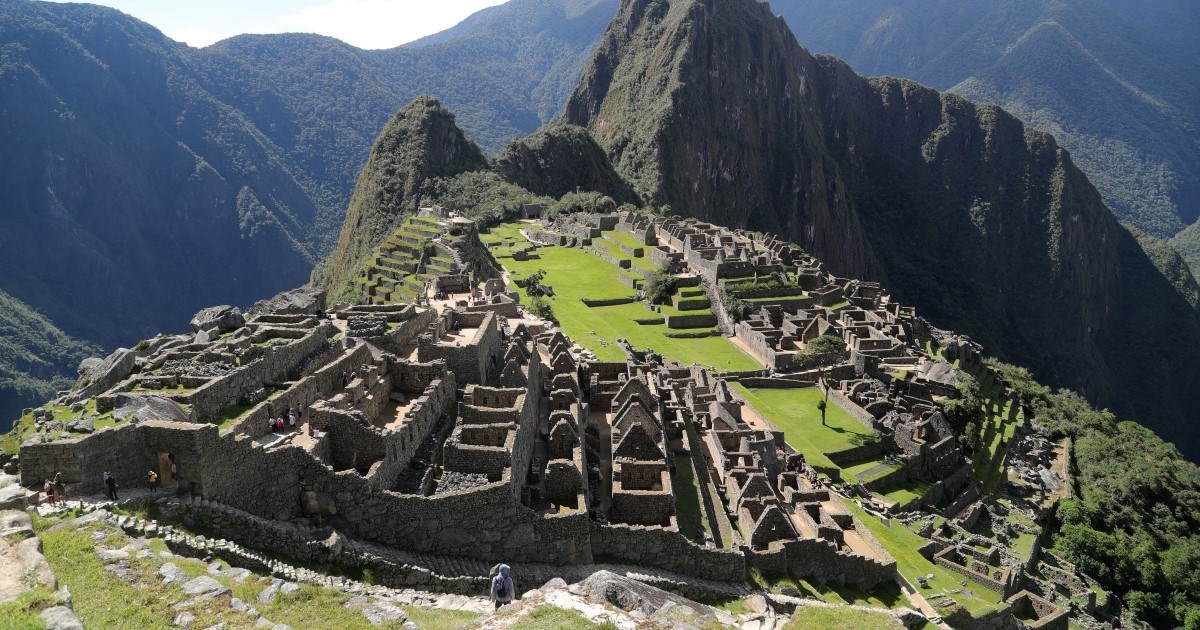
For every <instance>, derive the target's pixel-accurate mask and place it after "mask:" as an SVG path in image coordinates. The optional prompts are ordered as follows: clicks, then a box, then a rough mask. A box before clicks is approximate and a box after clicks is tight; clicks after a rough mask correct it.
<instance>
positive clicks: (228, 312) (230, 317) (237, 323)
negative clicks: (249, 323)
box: [192, 305, 246, 334]
mask: <svg viewBox="0 0 1200 630" xmlns="http://www.w3.org/2000/svg"><path fill="white" fill-rule="evenodd" d="M245 325H246V318H245V317H244V316H243V315H242V312H241V311H240V310H238V309H237V308H236V307H233V306H228V305H225V306H210V307H208V308H206V309H203V310H201V311H200V312H199V313H196V315H195V316H194V317H192V330H193V331H195V332H200V331H202V330H215V331H217V334H220V333H224V332H229V331H231V330H237V329H238V328H241V327H242V326H245Z"/></svg>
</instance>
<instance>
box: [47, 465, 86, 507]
mask: <svg viewBox="0 0 1200 630" xmlns="http://www.w3.org/2000/svg"><path fill="white" fill-rule="evenodd" d="M54 500H55V501H57V502H59V503H62V504H63V505H66V502H67V484H66V483H64V482H63V480H62V473H60V472H59V473H54ZM82 503H83V501H82V499H81V500H80V504H81V505H82Z"/></svg>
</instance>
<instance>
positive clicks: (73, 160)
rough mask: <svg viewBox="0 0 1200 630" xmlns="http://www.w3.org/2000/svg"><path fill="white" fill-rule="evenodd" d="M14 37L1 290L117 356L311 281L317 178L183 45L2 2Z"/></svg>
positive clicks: (125, 23) (68, 13)
mask: <svg viewBox="0 0 1200 630" xmlns="http://www.w3.org/2000/svg"><path fill="white" fill-rule="evenodd" d="M0 42H5V43H4V44H3V45H2V47H0V164H3V168H0V191H3V192H2V193H0V195H2V199H3V201H2V202H0V204H2V207H3V208H4V211H3V213H2V214H0V288H3V290H5V291H7V292H8V293H9V294H11V295H12V296H13V297H15V298H17V299H19V300H21V301H22V302H24V303H26V304H28V305H30V306H32V307H34V308H36V309H37V310H38V311H39V312H41V313H43V314H44V315H45V316H46V317H47V318H49V319H50V320H51V321H53V322H54V323H55V324H56V325H57V326H59V327H60V328H62V329H63V330H64V331H66V332H67V333H68V334H70V335H71V336H74V337H78V338H83V339H87V340H91V341H94V342H98V343H100V344H101V345H103V346H106V347H112V346H116V345H118V344H121V343H125V344H128V343H131V342H133V341H136V340H137V337H138V336H139V335H148V334H150V333H151V332H152V331H155V330H159V329H162V328H166V327H168V326H178V325H179V322H181V321H187V319H188V317H189V316H190V314H191V313H193V312H195V310H196V309H198V308H200V307H201V306H203V305H205V304H212V303H214V302H232V303H250V302H252V301H254V300H255V299H258V298H261V297H262V296H263V295H269V294H271V293H272V292H273V291H277V290H280V289H284V288H286V287H289V286H294V285H296V284H297V283H299V282H303V280H304V278H305V277H306V276H307V271H308V269H309V267H310V265H311V264H312V260H313V249H312V247H311V245H310V233H309V231H308V228H309V226H310V225H311V224H312V222H313V218H314V216H315V214H316V208H315V206H314V205H313V203H312V201H311V199H310V198H309V196H308V195H307V193H306V192H305V183H304V180H303V178H302V177H299V176H298V175H296V174H295V173H294V172H292V171H291V170H290V169H289V168H288V165H287V164H286V163H285V161H284V159H283V156H282V154H281V152H280V150H279V148H278V147H277V146H275V145H274V144H273V143H271V142H270V140H269V139H267V138H266V137H264V136H263V135H262V134H261V133H259V132H258V131H257V130H256V129H255V128H254V127H253V125H251V124H250V123H249V122H248V121H247V120H246V119H245V117H243V116H242V115H241V114H240V113H239V112H238V111H236V110H235V109H233V108H231V107H229V106H227V105H225V104H223V103H222V102H221V101H220V100H218V99H216V98H214V97H213V96H212V95H211V94H210V93H208V92H207V91H206V90H205V89H204V87H203V85H202V78H201V77H199V76H198V75H197V73H195V72H194V71H193V70H192V69H191V67H190V66H189V64H188V62H187V60H186V58H185V55H184V51H183V49H182V48H181V47H180V46H179V45H178V44H176V43H175V42H173V41H171V40H169V39H167V38H165V37H164V36H163V35H162V34H161V33H159V32H158V31H156V30H154V29H153V28H151V27H149V26H148V25H146V24H143V23H141V22H138V21H136V20H132V19H129V18H128V17H126V16H123V15H121V14H119V13H117V12H115V11H112V10H109V9H101V8H98V7H93V6H89V5H66V4H57V3H33V2H5V3H3V4H0Z"/></svg>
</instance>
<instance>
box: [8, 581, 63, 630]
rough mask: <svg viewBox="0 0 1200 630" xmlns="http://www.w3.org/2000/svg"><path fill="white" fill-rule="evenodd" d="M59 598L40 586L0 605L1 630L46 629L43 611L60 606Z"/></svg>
mask: <svg viewBox="0 0 1200 630" xmlns="http://www.w3.org/2000/svg"><path fill="white" fill-rule="evenodd" d="M59 603H60V602H59V599H58V597H57V596H56V595H55V594H54V593H53V592H52V591H51V590H50V589H48V588H46V587H44V586H39V587H37V588H35V589H32V590H29V591H26V592H24V593H21V594H20V595H19V596H18V597H17V598H16V599H14V600H13V601H11V602H8V603H7V604H0V630H34V629H39V630H40V629H41V628H45V627H46V624H45V622H43V621H42V618H41V616H40V615H41V614H42V611H43V610H45V609H47V608H53V607H54V606H57V605H59Z"/></svg>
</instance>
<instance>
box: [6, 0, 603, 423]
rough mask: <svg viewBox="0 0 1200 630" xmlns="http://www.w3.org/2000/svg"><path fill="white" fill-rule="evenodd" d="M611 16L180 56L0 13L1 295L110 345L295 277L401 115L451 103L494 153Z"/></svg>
mask: <svg viewBox="0 0 1200 630" xmlns="http://www.w3.org/2000/svg"><path fill="white" fill-rule="evenodd" d="M615 7H616V0H551V1H548V2H547V1H542V0H516V1H514V2H510V3H508V4H506V5H504V6H502V7H496V8H494V9H491V10H489V11H488V12H486V14H485V15H481V16H477V17H476V18H474V19H472V20H469V21H467V22H465V23H463V24H462V25H460V26H458V27H456V28H455V29H452V30H451V31H448V32H446V33H444V34H443V35H442V36H441V37H440V41H436V42H435V41H428V40H427V41H423V42H418V43H416V44H414V45H412V46H408V47H402V48H396V49H392V50H383V51H364V50H360V49H357V48H354V47H352V46H348V45H346V44H343V43H341V42H339V41H337V40H333V39H330V38H325V37H319V36H314V35H277V36H251V35H247V36H240V37H235V38H232V39H229V40H226V41H223V42H220V43H218V44H216V45H214V46H210V47H208V48H204V49H193V48H189V47H187V46H185V45H183V44H180V43H177V42H174V41H172V40H170V39H168V38H167V37H165V36H164V35H163V34H162V33H160V32H159V31H158V30H156V29H154V28H153V27H151V26H150V25H147V24H145V23H143V22H140V21H138V20H136V19H133V18H131V17H129V16H127V15H124V14H122V13H119V12H117V11H114V10H112V9H107V8H103V7H98V6H92V5H84V4H60V3H49V2H46V3H43V2H31V1H28V0H12V1H8V2H4V3H0V166H2V167H0V207H2V208H4V210H3V212H0V290H3V291H7V292H8V293H9V294H11V296H12V297H13V298H15V299H17V300H20V301H21V302H23V303H24V304H27V305H29V307H32V308H34V309H36V310H37V311H38V312H40V313H42V314H43V315H44V317H45V318H46V319H48V320H49V321H51V322H54V325H57V326H58V327H59V328H61V330H62V331H64V332H65V333H66V334H69V335H70V336H71V337H74V338H78V339H83V340H87V341H89V342H91V343H94V344H98V345H99V346H101V347H103V348H106V349H112V348H115V347H117V346H120V345H126V346H128V345H131V344H133V343H135V342H136V341H137V339H138V338H139V336H147V335H149V334H151V333H152V332H155V331H158V330H163V329H167V328H170V327H172V326H175V325H177V323H178V322H180V321H186V320H187V319H188V317H189V316H190V314H191V313H193V312H195V311H196V310H197V309H199V308H201V307H203V306H206V305H211V304H214V303H234V304H242V305H247V304H250V303H252V302H254V301H255V300H258V299H261V298H262V297H264V296H267V295H271V294H273V293H275V292H277V291H279V290H281V289H285V288H289V287H293V286H296V285H298V284H301V283H303V282H304V281H305V280H306V279H307V278H308V277H309V275H310V272H311V269H312V265H313V263H314V261H315V260H316V259H318V258H319V257H320V256H323V255H324V254H326V253H328V252H329V251H330V250H331V249H332V247H333V245H334V243H335V239H336V237H337V228H338V227H339V226H340V224H341V221H342V219H343V217H344V216H345V210H346V206H347V203H348V201H349V198H350V194H351V191H352V190H353V187H354V182H355V178H356V177H357V174H358V172H359V170H360V169H361V168H362V165H363V164H364V163H365V162H366V159H367V154H368V152H369V150H370V148H371V143H372V141H373V140H374V138H375V136H376V134H377V132H378V130H379V128H380V127H382V126H383V124H384V123H385V122H386V121H387V120H388V117H389V116H390V115H391V114H392V113H393V112H395V111H396V109H398V108H399V107H400V106H402V105H404V104H405V103H407V102H408V101H409V100H411V99H412V98H413V97H414V96H416V95H418V94H422V93H426V92H436V93H438V94H441V95H444V97H445V98H446V99H447V101H448V102H450V103H453V104H455V105H456V106H457V107H459V108H460V111H462V112H463V117H462V119H461V120H462V121H463V123H464V125H465V126H466V128H467V129H468V130H469V132H470V133H471V134H472V136H473V137H476V138H479V139H480V140H481V142H483V144H484V146H485V147H486V148H487V149H489V150H491V151H493V152H497V151H499V150H500V149H501V148H502V147H503V146H504V145H505V143H506V142H507V141H508V140H509V139H510V138H512V137H515V136H518V135H522V134H525V133H528V132H531V131H533V130H534V129H536V128H537V127H538V126H539V125H540V124H541V123H542V122H543V121H545V120H548V119H549V118H550V116H551V115H552V114H553V113H554V112H556V111H557V110H558V108H559V107H560V105H561V103H562V102H563V100H564V99H565V97H566V95H567V94H568V93H569V92H570V90H571V89H572V88H573V87H574V85H575V83H576V81H577V79H578V73H579V69H580V68H581V67H582V65H583V63H584V62H585V61H586V60H587V58H588V56H589V54H590V51H591V48H592V47H593V46H594V44H595V42H596V41H597V40H598V38H599V36H600V34H601V33H602V31H603V27H604V24H606V23H607V21H608V20H609V19H610V18H611V15H612V13H613V12H614V11H615ZM589 34H590V35H589ZM16 332H17V335H16V336H15V337H13V338H11V339H8V340H6V341H10V342H11V343H13V344H15V346H16V347H19V348H23V351H22V352H23V353H26V354H28V353H32V352H36V348H37V347H38V340H37V338H36V337H29V338H26V337H24V336H23V333H22V332H21V331H16ZM50 363H54V362H53V361H50ZM73 367H74V366H68V368H67V370H66V372H65V373H66V374H67V375H68V376H70V375H71V374H72V373H73ZM30 378H31V379H32V380H33V381H36V382H38V383H40V384H39V385H38V387H39V388H41V389H43V390H45V389H47V388H50V387H51V384H50V383H49V382H48V381H46V380H42V379H40V378H38V377H36V376H34V375H32V374H31V375H30ZM14 391H16V390H14V389H12V388H11V386H9V385H3V384H0V396H7V395H9V394H10V393H11V392H14ZM18 410H19V409H18ZM8 411H9V410H5V409H0V427H4V426H7V423H8V421H9V420H10V419H11V418H10V417H9V416H10V414H9V413H8Z"/></svg>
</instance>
